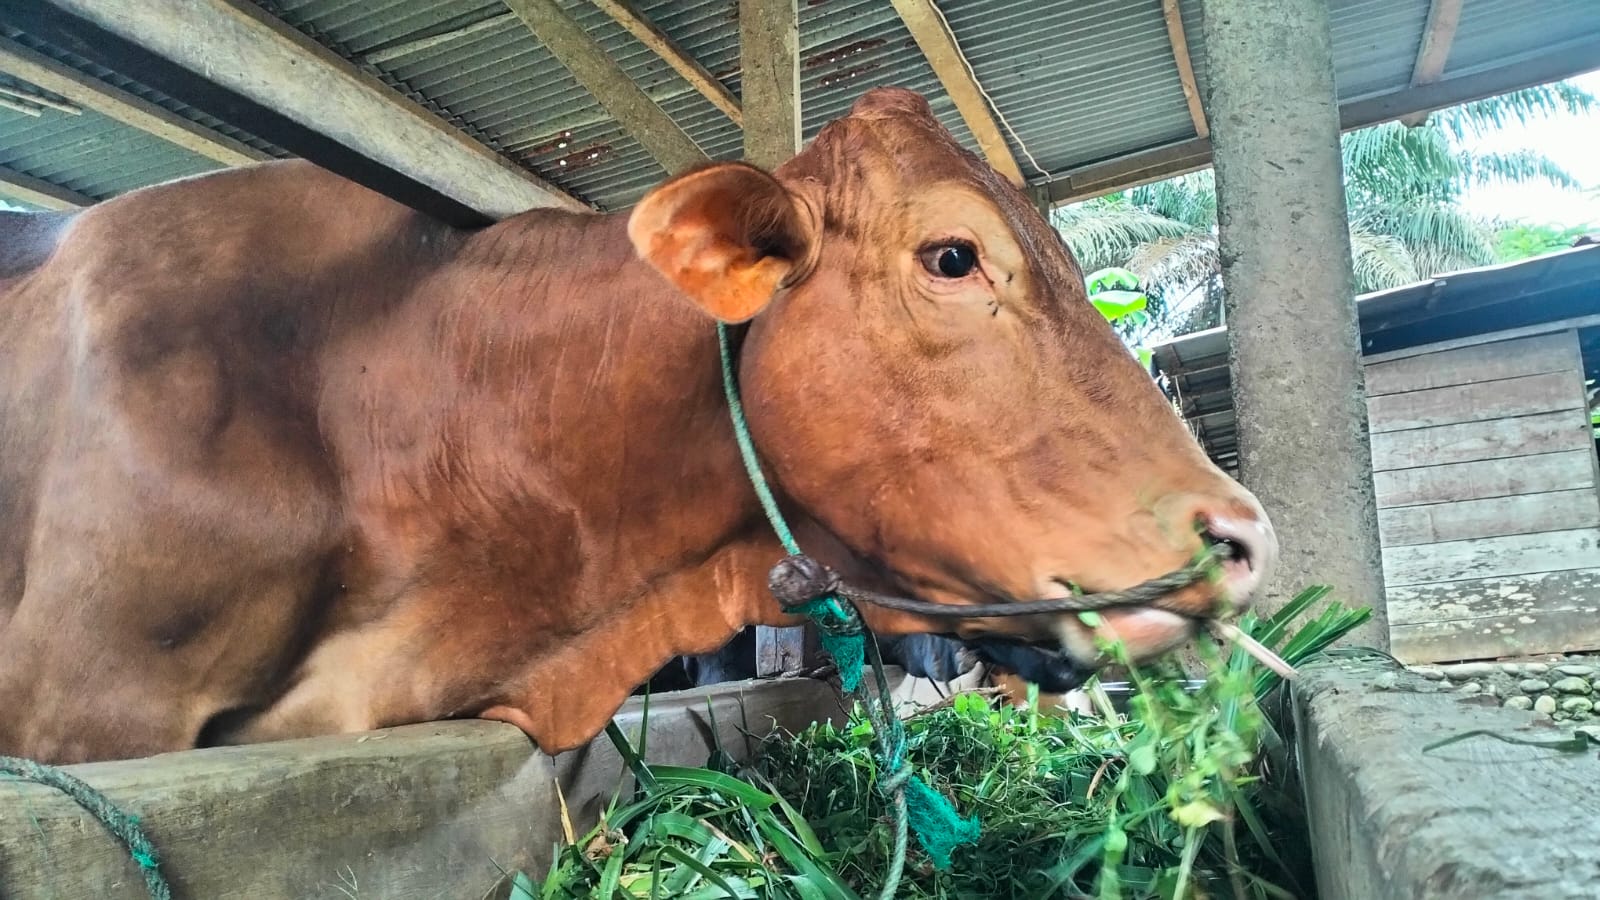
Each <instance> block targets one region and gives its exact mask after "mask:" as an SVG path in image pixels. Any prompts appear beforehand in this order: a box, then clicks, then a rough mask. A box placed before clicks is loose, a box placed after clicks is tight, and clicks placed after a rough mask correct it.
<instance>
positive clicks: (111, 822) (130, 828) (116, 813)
mask: <svg viewBox="0 0 1600 900" xmlns="http://www.w3.org/2000/svg"><path fill="white" fill-rule="evenodd" d="M0 777H10V778H17V779H20V780H22V781H32V782H36V783H38V784H43V785H47V786H49V787H53V788H55V789H56V790H58V791H60V792H62V793H63V794H66V795H67V796H68V797H71V798H72V800H73V802H75V803H77V804H78V805H79V806H81V807H83V808H84V809H85V810H86V811H87V812H88V813H89V814H90V815H92V816H94V817H95V818H96V819H98V820H99V821H100V824H101V825H104V826H105V828H106V830H107V831H109V832H111V834H112V835H113V836H115V837H116V839H117V840H118V841H119V842H120V843H121V844H122V847H123V849H125V850H127V851H128V856H129V857H131V858H132V859H133V861H134V862H135V863H137V864H138V866H139V874H141V875H143V876H144V886H145V889H146V890H148V891H149V892H150V896H151V898H152V900H171V898H172V888H171V887H170V886H168V884H167V879H166V877H165V876H163V875H162V874H161V858H160V856H159V855H157V853H156V848H155V845H153V844H151V843H150V839H149V838H147V837H145V834H144V829H143V828H141V827H140V825H139V817H138V816H134V815H130V814H128V813H125V812H123V811H122V810H120V809H118V808H117V806H116V804H114V803H112V802H111V800H110V798H108V797H106V795H105V794H102V793H100V792H99V791H97V790H95V789H94V788H93V787H91V786H90V785H89V784H87V783H86V782H84V781H82V780H80V779H78V778H75V777H73V776H71V775H68V774H67V773H66V772H65V771H63V770H62V769H58V768H56V767H55V766H47V765H45V764H43V763H40V762H35V761H34V760H31V759H19V758H17V757H12V756H0Z"/></svg>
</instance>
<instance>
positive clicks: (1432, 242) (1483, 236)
mask: <svg viewBox="0 0 1600 900" xmlns="http://www.w3.org/2000/svg"><path fill="white" fill-rule="evenodd" d="M1351 224H1352V226H1353V227H1356V228H1360V229H1362V230H1365V231H1368V232H1371V233H1375V234H1386V235H1391V236H1393V237H1394V238H1396V239H1397V240H1399V241H1400V242H1401V243H1402V244H1404V245H1405V248H1406V251H1407V252H1408V253H1410V254H1411V259H1412V260H1413V262H1414V264H1415V267H1416V273H1417V275H1418V276H1421V277H1424V278H1426V277H1428V276H1431V275H1437V274H1439V273H1441V272H1450V271H1454V270H1457V269H1469V268H1473V267H1475V266H1483V265H1488V264H1489V263H1491V262H1493V261H1494V232H1493V229H1492V227H1491V226H1490V224H1489V223H1487V222H1485V221H1483V220H1481V219H1478V218H1476V217H1475V216H1473V215H1471V214H1470V213H1468V212H1466V211H1465V210H1462V209H1461V208H1459V207H1457V206H1454V205H1452V204H1449V203H1441V202H1434V201H1422V202H1415V203H1391V204H1371V205H1369V206H1366V207H1364V208H1362V209H1361V210H1359V211H1358V212H1357V213H1356V215H1355V216H1354V218H1353V219H1352V221H1351Z"/></svg>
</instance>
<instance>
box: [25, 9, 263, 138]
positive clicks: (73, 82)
mask: <svg viewBox="0 0 1600 900" xmlns="http://www.w3.org/2000/svg"><path fill="white" fill-rule="evenodd" d="M0 72H4V73H6V74H7V75H10V76H12V77H14V78H17V79H20V80H22V81H26V82H28V83H29V84H33V85H37V86H38V87H41V88H44V89H45V90H47V91H49V92H50V93H52V94H59V95H61V96H62V97H65V98H67V99H68V100H71V101H72V102H73V103H75V104H77V105H79V106H82V107H84V108H86V109H92V110H94V111H95V112H97V113H99V114H101V115H103V116H105V117H106V118H108V119H113V120H115V121H118V122H121V123H122V124H124V125H127V126H129V127H131V128H136V129H138V130H140V131H143V132H145V133H146V134H150V135H154V136H155V137H158V138H161V139H162V140H164V141H168V142H170V143H172V144H175V145H177V146H179V147H182V148H183V149H185V150H188V151H190V152H193V153H198V154H199V155H201V156H204V157H205V158H207V159H211V160H215V161H217V162H219V163H222V164H223V165H228V166H242V165H246V164H248V163H252V162H258V161H260V160H264V159H270V157H269V156H268V155H267V154H265V153H262V152H261V151H260V150H257V149H255V148H254V147H251V146H249V145H248V144H242V143H240V142H239V141H236V140H234V139H233V138H230V137H227V136H225V135H222V134H218V133H217V132H215V131H212V130H211V129H209V128H206V127H204V126H201V125H197V124H195V123H194V122H191V121H189V120H188V119H185V118H184V117H182V116H180V115H178V114H177V113H174V112H170V111H168V110H165V109H162V108H161V107H159V106H157V105H155V104H154V103H151V102H150V101H148V100H145V99H144V98H142V97H138V96H135V95H134V94H130V93H128V92H127V91H124V90H122V89H121V88H119V87H115V86H114V85H111V84H108V83H107V82H104V81H101V80H100V79H98V78H94V77H91V76H89V75H85V74H84V73H82V72H79V71H78V70H77V69H74V68H71V67H69V66H65V65H62V64H61V63H59V62H56V61H55V60H53V59H51V58H50V57H48V56H45V55H44V54H42V53H36V52H34V51H33V50H30V49H29V48H27V47H24V46H23V45H21V44H19V43H17V42H16V41H13V40H9V39H7V38H0Z"/></svg>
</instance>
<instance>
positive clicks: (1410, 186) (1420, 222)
mask: <svg viewBox="0 0 1600 900" xmlns="http://www.w3.org/2000/svg"><path fill="white" fill-rule="evenodd" d="M1596 106H1597V101H1596V99H1595V98H1594V97H1593V96H1592V95H1590V94H1588V93H1587V92H1585V91H1583V90H1581V89H1579V88H1577V87H1576V86H1574V85H1571V84H1566V83H1558V84H1553V85H1545V86H1542V87H1536V88H1530V89H1528V90H1524V91H1517V92H1514V93H1511V94H1506V95H1503V96H1500V97H1493V98H1490V99H1487V100H1480V101H1477V102H1474V103H1468V104H1465V105H1463V106H1458V107H1454V108H1452V109H1447V110H1441V111H1439V112H1436V113H1434V114H1433V115H1431V116H1430V117H1429V118H1428V119H1427V121H1426V122H1424V123H1423V124H1421V125H1418V126H1414V127H1413V126H1408V125H1405V124H1403V123H1400V122H1390V123H1386V124H1383V125H1377V126H1373V127H1371V128H1364V129H1361V130H1359V131H1353V132H1350V133H1349V134H1346V135H1345V136H1344V138H1343V144H1342V151H1343V156H1344V169H1345V202H1346V205H1347V206H1348V208H1349V221H1350V244H1351V254H1352V257H1353V260H1354V267H1355V268H1354V274H1355V282H1356V290H1357V291H1359V292H1367V291H1374V290H1381V289H1384V288H1391V287H1398V286H1400V285H1403V284H1408V283H1411V282H1414V281H1417V280H1419V279H1421V278H1426V277H1428V276H1431V275H1434V274H1438V273H1440V272H1448V271H1452V270H1456V269H1464V268H1472V267H1474V266H1481V265H1488V264H1490V263H1492V262H1495V261H1496V260H1497V259H1499V258H1500V257H1499V255H1498V251H1499V249H1500V246H1501V238H1502V236H1503V233H1502V232H1501V228H1502V224H1501V223H1495V222H1490V221H1486V220H1482V219H1479V218H1476V217H1474V216H1472V215H1470V214H1468V213H1467V212H1466V211H1465V210H1463V209H1462V208H1461V207H1460V205H1459V201H1460V199H1461V197H1462V194H1463V192H1464V191H1466V190H1467V189H1468V188H1469V187H1471V186H1474V185H1480V184H1489V183H1508V184H1528V183H1547V184H1554V185H1557V186H1560V187H1563V188H1570V189H1573V190H1578V189H1580V188H1581V187H1582V186H1581V185H1579V184H1578V183H1577V182H1576V180H1575V179H1574V178H1573V177H1572V176H1571V175H1570V174H1569V173H1567V172H1566V171H1564V170H1563V169H1562V168H1561V167H1560V166H1558V165H1556V164H1555V163H1554V162H1553V161H1552V160H1551V159H1549V158H1548V157H1546V156H1544V155H1542V154H1539V153H1537V152H1532V151H1522V152H1515V153H1474V152H1471V151H1470V150H1468V149H1466V145H1465V142H1464V139H1465V138H1467V137H1469V136H1472V135H1481V134H1486V133H1489V132H1492V131H1495V130H1498V129H1500V128H1503V127H1505V126H1506V125H1507V124H1509V123H1511V122H1526V121H1530V120H1532V119H1534V118H1537V117H1540V116H1544V115H1549V114H1551V113H1555V112H1560V111H1570V112H1587V111H1591V110H1594V109H1595V108H1596ZM1216 222H1217V196H1216V187H1215V183H1214V182H1213V180H1212V175H1211V172H1210V171H1204V172H1196V173H1194V174H1191V175H1184V176H1180V177H1178V178H1174V179H1170V180H1168V181H1163V182H1158V183H1156V184H1150V185H1145V186H1143V187H1138V188H1133V189H1131V190H1127V191H1122V192H1119V193H1116V194H1111V195H1109V196H1106V197H1101V198H1098V199H1095V200H1089V201H1086V202H1084V203H1079V204H1076V205H1073V206H1068V207H1063V208H1061V209H1058V210H1056V211H1055V213H1054V223H1055V225H1056V227H1057V228H1058V229H1059V230H1060V231H1061V233H1062V236H1063V237H1064V238H1065V239H1066V241H1067V244H1068V245H1069V246H1071V247H1072V250H1073V253H1074V254H1076V255H1077V257H1078V260H1079V262H1080V263H1081V264H1082V265H1083V267H1084V269H1085V270H1089V271H1092V270H1096V269H1102V268H1106V267H1119V268H1123V269H1126V270H1128V271H1130V272H1132V273H1133V274H1134V276H1135V277H1136V278H1137V280H1138V283H1139V285H1140V288H1141V290H1143V291H1144V292H1145V293H1146V294H1147V295H1148V296H1149V304H1148V306H1147V313H1148V315H1149V326H1150V327H1151V328H1154V327H1158V326H1159V327H1160V328H1161V329H1162V330H1163V331H1165V332H1167V333H1169V334H1183V333H1187V332H1190V331H1197V330H1200V329H1203V328H1211V327H1214V326H1216V325H1219V324H1221V316H1222V300H1221V298H1222V290H1221V289H1222V284H1221V262H1220V259H1219V257H1218V248H1217V230H1216ZM1529 237H1530V238H1531V235H1530V236H1529ZM1518 240H1521V238H1518ZM1568 243H1569V244H1570V241H1568ZM1507 249H1508V250H1509V249H1510V248H1509V247H1508V248H1507ZM1147 330H1148V329H1139V330H1138V333H1136V334H1133V335H1132V337H1134V338H1135V339H1137V338H1138V337H1140V336H1141V335H1142V334H1143V333H1145V331H1147Z"/></svg>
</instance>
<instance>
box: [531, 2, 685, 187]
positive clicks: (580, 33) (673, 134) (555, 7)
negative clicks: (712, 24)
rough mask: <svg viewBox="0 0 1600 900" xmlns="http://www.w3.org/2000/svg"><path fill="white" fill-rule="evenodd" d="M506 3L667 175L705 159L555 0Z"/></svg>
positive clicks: (676, 126)
mask: <svg viewBox="0 0 1600 900" xmlns="http://www.w3.org/2000/svg"><path fill="white" fill-rule="evenodd" d="M506 6H507V7H509V8H510V9H511V11H512V12H514V13H516V15H517V18H519V19H521V20H522V23H523V24H524V25H526V26H527V27H528V30H529V31H531V32H533V36H534V37H536V38H538V39H539V41H540V42H541V43H543V44H544V45H545V47H546V48H547V49H548V50H549V51H550V53H551V55H552V56H554V57H555V58H556V59H557V60H558V61H560V63H561V65H563V66H565V67H566V69H567V71H568V72H571V73H572V77H573V78H575V79H577V82H578V83H579V84H581V85H583V87H584V90H587V91H588V92H589V94H590V95H591V96H593V97H594V99H595V100H596V101H598V102H599V104H600V105H601V106H604V107H605V108H606V111H607V112H609V113H610V114H611V117H612V118H613V119H616V120H617V124H619V125H621V126H622V127H623V129H624V130H626V131H627V132H628V133H629V134H631V135H632V136H633V139H634V140H636V141H638V142H639V143H640V145H642V146H643V147H644V149H645V151H646V152H648V153H649V154H650V155H651V156H652V157H654V158H655V160H656V162H658V163H660V164H661V166H662V168H664V169H666V170H667V172H668V174H676V173H678V172H681V171H683V170H685V169H688V168H692V167H693V166H696V165H698V164H700V163H703V162H705V161H706V160H707V159H709V157H708V156H706V153H705V151H704V150H701V149H700V145H698V144H696V143H695V142H694V139H693V138H691V137H689V135H688V134H687V133H686V132H685V131H684V130H683V129H682V128H679V127H678V123H676V122H674V121H672V117H671V116H668V115H667V114H666V113H665V112H664V111H662V109H661V107H660V106H658V105H656V102H655V101H654V100H651V99H650V97H649V96H648V95H647V94H645V92H644V91H643V90H641V89H640V88H639V86H638V85H637V84H635V83H634V82H633V79H631V78H629V77H628V73H626V72H624V71H623V70H622V67H621V66H619V65H617V63H616V61H615V60H613V59H612V58H611V57H610V56H609V55H608V54H607V53H606V51H605V48H604V47H601V46H600V44H599V42H597V41H596V40H595V39H594V38H593V37H591V36H590V35H589V33H588V32H587V31H585V30H584V28H583V26H582V25H580V24H579V23H578V21H577V20H576V19H574V18H572V16H571V15H570V14H569V13H568V12H567V11H566V10H565V9H563V8H562V7H561V4H559V3H557V2H556V0H506Z"/></svg>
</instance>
